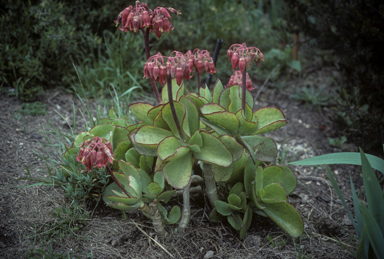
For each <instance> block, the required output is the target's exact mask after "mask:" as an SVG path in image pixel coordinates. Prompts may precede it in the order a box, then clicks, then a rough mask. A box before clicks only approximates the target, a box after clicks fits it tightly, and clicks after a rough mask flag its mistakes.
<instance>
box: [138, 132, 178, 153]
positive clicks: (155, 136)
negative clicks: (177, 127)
mask: <svg viewBox="0 0 384 259" xmlns="http://www.w3.org/2000/svg"><path fill="white" fill-rule="evenodd" d="M172 135H173V134H172V132H170V131H168V130H165V129H161V128H157V127H154V126H142V127H141V128H139V130H138V131H137V132H136V134H135V135H134V140H135V142H136V143H137V144H140V145H143V146H146V147H149V148H153V149H155V148H156V147H157V145H158V144H159V143H160V141H162V140H163V139H165V138H166V137H170V136H172ZM136 151H138V150H137V149H136ZM138 152H139V151H138ZM139 153H140V152H139Z"/></svg>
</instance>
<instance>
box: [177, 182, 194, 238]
mask: <svg viewBox="0 0 384 259" xmlns="http://www.w3.org/2000/svg"><path fill="white" fill-rule="evenodd" d="M190 187H191V183H189V184H188V185H187V186H186V187H185V188H184V189H183V212H182V214H181V219H180V221H179V227H178V231H179V232H180V233H182V232H184V230H185V229H186V228H187V226H188V224H189V220H190V219H191V206H190V204H189V188H190Z"/></svg>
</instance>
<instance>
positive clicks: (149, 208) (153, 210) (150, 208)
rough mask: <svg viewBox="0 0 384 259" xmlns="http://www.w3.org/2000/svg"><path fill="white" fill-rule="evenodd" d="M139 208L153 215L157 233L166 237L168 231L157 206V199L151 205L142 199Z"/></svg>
mask: <svg viewBox="0 0 384 259" xmlns="http://www.w3.org/2000/svg"><path fill="white" fill-rule="evenodd" d="M139 210H141V211H142V212H143V213H146V214H148V215H149V216H151V219H152V224H153V227H154V228H155V231H156V233H157V234H158V235H159V236H162V237H164V236H165V235H166V233H167V232H166V231H165V228H164V226H163V220H162V219H161V215H160V212H159V209H158V208H157V200H154V201H153V202H151V203H150V204H149V205H148V204H146V203H145V202H143V201H141V204H140V207H139Z"/></svg>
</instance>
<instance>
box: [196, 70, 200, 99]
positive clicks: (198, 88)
mask: <svg viewBox="0 0 384 259" xmlns="http://www.w3.org/2000/svg"><path fill="white" fill-rule="evenodd" d="M196 80H197V95H198V96H200V88H201V85H200V75H199V72H198V71H196Z"/></svg>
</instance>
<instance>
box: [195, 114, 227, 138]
mask: <svg viewBox="0 0 384 259" xmlns="http://www.w3.org/2000/svg"><path fill="white" fill-rule="evenodd" d="M200 121H202V122H203V123H204V124H205V125H207V126H209V127H211V128H212V129H213V130H214V131H215V132H216V133H217V134H219V135H231V133H230V132H229V131H228V130H226V129H224V128H223V127H221V126H219V125H217V124H216V123H213V122H212V121H210V120H208V119H207V118H204V117H200Z"/></svg>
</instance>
